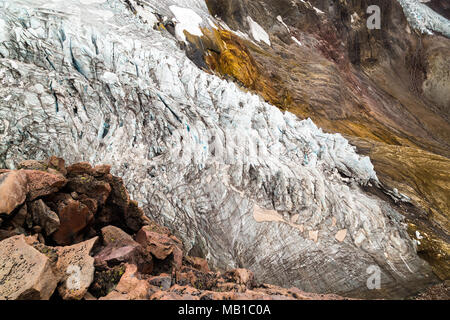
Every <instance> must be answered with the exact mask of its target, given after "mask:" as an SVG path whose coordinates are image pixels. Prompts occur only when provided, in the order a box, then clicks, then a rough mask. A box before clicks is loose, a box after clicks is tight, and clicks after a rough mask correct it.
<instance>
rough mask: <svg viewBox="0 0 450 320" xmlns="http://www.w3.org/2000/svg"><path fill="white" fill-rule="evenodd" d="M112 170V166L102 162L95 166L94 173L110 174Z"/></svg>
mask: <svg viewBox="0 0 450 320" xmlns="http://www.w3.org/2000/svg"><path fill="white" fill-rule="evenodd" d="M110 172H111V166H110V165H106V164H101V165H98V166H95V167H94V170H93V175H94V176H95V177H101V176H105V175H107V174H109V173H110Z"/></svg>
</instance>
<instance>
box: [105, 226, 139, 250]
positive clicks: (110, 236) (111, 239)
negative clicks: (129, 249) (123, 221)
mask: <svg viewBox="0 0 450 320" xmlns="http://www.w3.org/2000/svg"><path fill="white" fill-rule="evenodd" d="M101 233H102V237H103V244H104V245H105V246H107V245H109V244H116V243H120V244H122V245H125V244H127V245H128V244H131V245H136V246H138V245H139V244H138V243H137V242H136V241H134V240H133V238H132V237H131V236H130V235H129V234H128V233H126V232H125V231H123V230H121V229H119V228H117V227H115V226H107V227H104V228H102V230H101Z"/></svg>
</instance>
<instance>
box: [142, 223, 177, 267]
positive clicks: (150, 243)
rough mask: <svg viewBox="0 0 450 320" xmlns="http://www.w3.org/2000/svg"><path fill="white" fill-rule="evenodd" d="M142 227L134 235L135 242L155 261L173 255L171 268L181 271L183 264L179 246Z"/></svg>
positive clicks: (168, 238) (171, 240) (163, 236)
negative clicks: (151, 255)
mask: <svg viewBox="0 0 450 320" xmlns="http://www.w3.org/2000/svg"><path fill="white" fill-rule="evenodd" d="M150 230H151V228H149V227H147V226H144V227H142V229H141V230H139V232H138V233H137V235H136V241H137V242H138V243H140V244H141V245H142V246H143V247H144V248H145V249H147V250H149V251H150V252H151V253H152V254H153V255H154V256H155V257H156V258H157V259H159V260H164V259H166V258H167V257H169V255H171V254H172V255H173V266H174V267H175V268H176V269H181V266H182V263H183V251H182V250H181V248H180V247H179V244H178V243H177V242H175V241H174V240H173V239H171V238H170V237H168V236H167V235H164V234H160V233H156V232H152V231H150Z"/></svg>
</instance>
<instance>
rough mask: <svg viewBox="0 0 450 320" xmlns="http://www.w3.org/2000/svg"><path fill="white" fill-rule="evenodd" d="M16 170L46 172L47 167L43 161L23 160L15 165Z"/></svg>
mask: <svg viewBox="0 0 450 320" xmlns="http://www.w3.org/2000/svg"><path fill="white" fill-rule="evenodd" d="M17 169H19V170H20V169H24V170H38V171H46V170H47V165H46V163H45V162H44V161H37V160H24V161H22V162H20V163H19V164H18V165H17Z"/></svg>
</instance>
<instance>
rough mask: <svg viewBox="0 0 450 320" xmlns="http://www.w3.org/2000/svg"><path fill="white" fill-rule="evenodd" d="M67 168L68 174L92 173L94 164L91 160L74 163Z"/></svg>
mask: <svg viewBox="0 0 450 320" xmlns="http://www.w3.org/2000/svg"><path fill="white" fill-rule="evenodd" d="M66 169H67V175H68V176H74V175H80V174H91V173H92V166H91V164H90V163H89V162H79V163H74V164H72V165H70V166H68V167H67V168H66Z"/></svg>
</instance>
